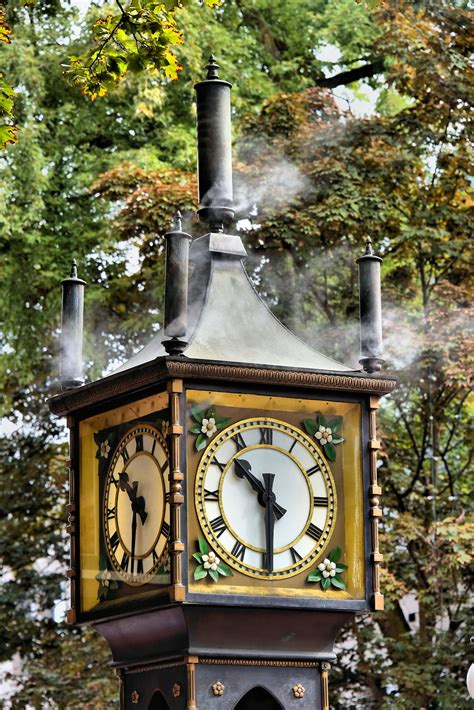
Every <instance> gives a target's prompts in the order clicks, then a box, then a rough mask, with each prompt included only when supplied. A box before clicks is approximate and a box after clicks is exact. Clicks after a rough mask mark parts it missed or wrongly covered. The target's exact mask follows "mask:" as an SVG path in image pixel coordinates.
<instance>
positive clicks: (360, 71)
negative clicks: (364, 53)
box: [315, 59, 384, 89]
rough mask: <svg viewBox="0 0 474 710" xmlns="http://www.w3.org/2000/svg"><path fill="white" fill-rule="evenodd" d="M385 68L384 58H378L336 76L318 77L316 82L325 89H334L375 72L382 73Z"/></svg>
mask: <svg viewBox="0 0 474 710" xmlns="http://www.w3.org/2000/svg"><path fill="white" fill-rule="evenodd" d="M383 69H384V60H383V59H376V60H375V61H374V62H371V63H370V64H363V65H362V66H361V67H356V68H355V69H350V70H349V71H343V72H340V73H339V74H336V75H335V76H330V77H322V78H321V79H316V81H315V84H316V86H321V87H323V88H325V89H334V87H335V86H341V85H343V86H347V84H352V83H353V82H354V81H359V79H370V77H372V76H375V74H380V72H382V71H383Z"/></svg>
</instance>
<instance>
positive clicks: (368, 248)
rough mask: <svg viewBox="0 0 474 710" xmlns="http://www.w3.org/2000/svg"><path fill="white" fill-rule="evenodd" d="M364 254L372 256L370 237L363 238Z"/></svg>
mask: <svg viewBox="0 0 474 710" xmlns="http://www.w3.org/2000/svg"><path fill="white" fill-rule="evenodd" d="M365 253H366V254H373V253H374V251H373V249H372V239H371V238H370V237H366V238H365Z"/></svg>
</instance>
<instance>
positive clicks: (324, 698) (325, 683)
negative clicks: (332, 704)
mask: <svg viewBox="0 0 474 710" xmlns="http://www.w3.org/2000/svg"><path fill="white" fill-rule="evenodd" d="M330 668H331V664H330V663H327V662H326V661H323V662H322V663H321V710H329V670H330Z"/></svg>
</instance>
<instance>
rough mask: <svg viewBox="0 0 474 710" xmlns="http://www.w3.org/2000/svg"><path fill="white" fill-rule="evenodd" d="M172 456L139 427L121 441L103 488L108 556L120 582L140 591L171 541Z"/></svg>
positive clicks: (153, 432)
mask: <svg viewBox="0 0 474 710" xmlns="http://www.w3.org/2000/svg"><path fill="white" fill-rule="evenodd" d="M168 467H169V464H168V453H167V449H166V442H165V440H164V438H163V436H162V435H161V433H160V432H159V431H158V430H157V429H155V428H154V427H153V426H151V425H148V424H141V425H138V426H136V427H134V428H133V429H132V430H130V431H129V432H128V433H127V434H126V436H124V438H123V439H122V440H121V441H120V443H119V444H118V446H117V449H116V451H115V453H114V455H113V457H112V460H111V462H110V465H109V468H108V471H107V478H106V482H105V488H104V498H103V514H102V517H103V526H104V540H105V545H106V548H107V553H108V556H109V558H110V561H111V563H112V565H113V566H114V568H115V571H116V572H117V574H118V576H119V577H120V578H121V579H122V580H123V581H124V582H126V583H127V584H132V585H141V584H146V583H147V582H149V581H150V580H151V579H152V578H153V577H154V576H155V575H156V573H157V570H158V567H159V566H160V560H161V558H162V556H163V552H164V550H165V546H166V544H167V542H168V537H169V526H170V514H169V479H168V474H169V470H168Z"/></svg>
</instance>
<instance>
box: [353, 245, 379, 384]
mask: <svg viewBox="0 0 474 710" xmlns="http://www.w3.org/2000/svg"><path fill="white" fill-rule="evenodd" d="M381 263H382V259H381V258H380V257H379V256H376V255H375V254H374V253H373V251H372V246H371V242H370V239H368V240H367V243H366V253H365V254H364V255H363V256H360V257H359V258H358V259H357V264H358V266H359V304H360V352H361V358H360V360H359V362H360V364H361V365H362V367H363V368H364V370H365V371H366V372H378V371H379V370H381V369H382V366H383V363H384V360H383V357H382V355H383V342H382V292H381V286H380V265H381Z"/></svg>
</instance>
